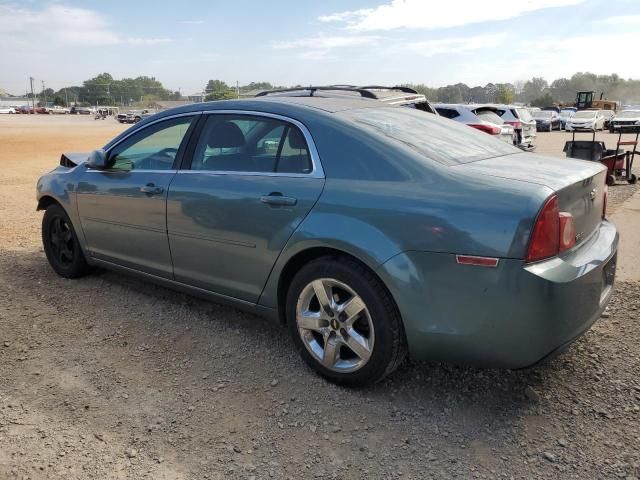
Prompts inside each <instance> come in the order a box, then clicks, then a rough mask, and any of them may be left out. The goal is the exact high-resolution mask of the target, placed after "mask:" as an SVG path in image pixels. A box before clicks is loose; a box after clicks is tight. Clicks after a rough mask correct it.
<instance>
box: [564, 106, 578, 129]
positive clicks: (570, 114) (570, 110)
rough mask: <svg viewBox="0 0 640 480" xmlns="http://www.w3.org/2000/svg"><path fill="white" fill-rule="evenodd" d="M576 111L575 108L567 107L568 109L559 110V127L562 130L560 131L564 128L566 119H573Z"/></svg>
mask: <svg viewBox="0 0 640 480" xmlns="http://www.w3.org/2000/svg"><path fill="white" fill-rule="evenodd" d="M577 111H578V109H577V108H573V107H569V108H566V107H565V108H563V109H562V110H560V126H561V128H562V130H564V129H565V128H566V124H567V119H569V118H571V117H573V115H574V114H575V113H576V112H577Z"/></svg>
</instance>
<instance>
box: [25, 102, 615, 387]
mask: <svg viewBox="0 0 640 480" xmlns="http://www.w3.org/2000/svg"><path fill="white" fill-rule="evenodd" d="M274 142H277V145H278V146H277V148H273V146H274V145H273V144H274ZM605 175H606V168H605V167H604V166H602V165H601V164H599V163H597V162H584V161H578V160H571V159H567V160H563V161H560V162H559V161H558V159H557V158H551V157H544V156H539V155H534V154H530V153H523V152H522V151H521V150H519V149H517V148H515V147H514V146H513V145H508V144H506V143H504V142H500V141H496V140H495V139H493V138H491V137H490V136H489V135H486V134H485V133H483V132H480V131H478V130H476V129H473V128H468V127H467V126H466V125H461V124H459V123H457V122H454V121H451V120H448V119H446V118H442V117H440V116H437V115H425V114H424V112H419V111H416V110H415V109H410V108H399V107H394V106H387V105H384V104H382V103H381V102H377V101H372V100H367V99H361V98H335V97H334V98H331V97H322V96H321V95H314V96H313V97H295V98H289V97H282V98H277V97H268V98H265V99H256V98H253V99H250V100H226V101H219V102H207V103H200V104H192V105H187V106H184V107H179V108H176V109H171V110H167V111H164V112H160V113H158V114H156V115H154V116H152V117H149V118H148V119H145V120H142V121H141V122H139V123H138V124H137V125H135V126H133V127H132V128H130V129H128V130H126V131H125V132H123V133H121V134H120V135H118V136H117V137H116V138H114V139H113V140H111V141H110V142H109V143H107V144H106V145H105V146H104V148H102V149H99V150H96V151H94V152H91V153H86V154H63V155H62V157H61V159H60V165H59V166H58V167H57V168H56V169H55V170H53V171H52V172H50V173H47V174H46V175H44V176H43V177H41V178H40V179H39V181H38V184H37V199H38V206H37V208H38V210H44V211H45V213H44V218H43V222H42V226H43V231H42V238H43V243H44V251H45V254H46V256H47V259H48V261H49V263H50V265H51V267H52V268H53V270H54V271H55V272H57V273H58V274H60V275H61V276H63V277H67V278H75V277H80V276H82V275H84V274H86V273H88V272H89V269H90V266H92V265H96V266H97V265H99V266H103V267H107V268H111V269H115V270H119V271H121V272H126V273H129V274H134V275H138V276H140V277H142V278H145V279H147V280H151V281H155V282H157V283H159V284H161V285H165V286H167V287H172V288H176V289H179V290H182V291H185V292H191V293H193V294H196V295H201V296H203V297H205V298H209V299H213V300H216V301H226V302H231V303H233V304H235V305H239V306H241V307H244V308H247V309H249V310H251V311H254V312H258V313H262V314H265V315H269V316H271V317H272V318H274V319H279V320H281V321H283V322H285V324H286V325H287V326H288V329H289V331H290V332H291V334H292V336H293V341H294V343H295V345H296V346H297V348H298V350H299V351H300V353H301V355H302V357H303V358H304V360H305V361H306V362H308V363H309V365H310V366H311V367H312V368H313V369H315V370H316V371H317V372H319V373H320V374H321V375H323V376H324V377H326V378H328V379H330V380H332V381H335V382H340V383H347V384H368V383H372V382H375V381H378V380H380V379H382V378H383V377H384V376H386V375H387V374H389V373H390V372H392V371H393V370H394V369H395V368H396V367H397V366H398V365H399V364H400V363H401V362H402V360H403V358H404V357H405V356H406V353H407V351H408V352H409V353H410V354H411V355H412V356H414V357H416V358H422V359H428V360H433V361H448V362H455V363H462V364H472V365H476V366H493V367H505V368H521V367H526V366H530V365H533V364H535V363H536V362H538V361H540V360H541V359H543V358H547V357H549V356H550V355H554V354H556V353H558V352H559V351H561V350H562V349H564V348H565V347H566V345H567V344H569V343H570V342H572V341H573V340H575V339H576V338H578V337H579V336H580V335H582V334H583V333H584V332H585V331H586V330H588V329H589V328H590V326H591V325H592V323H593V322H594V321H595V320H596V319H597V318H599V317H600V315H601V313H602V312H603V311H604V309H605V307H606V305H607V303H608V301H609V298H610V296H611V294H612V290H613V283H614V276H615V265H616V251H617V244H618V234H617V232H616V229H615V227H614V226H613V225H612V224H611V223H609V222H608V221H607V220H606V219H605V206H606V201H605V195H606V187H605V183H604V182H605ZM106 281H107V282H109V280H108V279H107V280H106ZM104 288H107V289H108V288H109V285H106V286H104ZM69 292H71V290H67V292H66V293H65V294H70V293H69ZM150 314H151V313H150ZM239 354H240V353H239ZM267 361H268V359H267Z"/></svg>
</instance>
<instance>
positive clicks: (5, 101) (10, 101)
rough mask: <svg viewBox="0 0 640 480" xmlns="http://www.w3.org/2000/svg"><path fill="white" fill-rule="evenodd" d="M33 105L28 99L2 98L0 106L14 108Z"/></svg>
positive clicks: (0, 97) (0, 98)
mask: <svg viewBox="0 0 640 480" xmlns="http://www.w3.org/2000/svg"><path fill="white" fill-rule="evenodd" d="M14 105H16V106H22V105H31V99H30V98H26V97H6V96H0V106H2V107H12V106H14Z"/></svg>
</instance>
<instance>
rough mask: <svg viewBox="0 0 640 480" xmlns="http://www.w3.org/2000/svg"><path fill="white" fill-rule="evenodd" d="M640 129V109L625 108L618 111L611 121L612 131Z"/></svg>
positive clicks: (610, 129)
mask: <svg viewBox="0 0 640 480" xmlns="http://www.w3.org/2000/svg"><path fill="white" fill-rule="evenodd" d="M638 129H640V110H623V111H622V112H618V113H616V116H615V117H613V118H612V119H611V122H610V123H609V131H610V132H611V133H614V132H620V131H623V132H624V131H634V132H635V131H636V130H638Z"/></svg>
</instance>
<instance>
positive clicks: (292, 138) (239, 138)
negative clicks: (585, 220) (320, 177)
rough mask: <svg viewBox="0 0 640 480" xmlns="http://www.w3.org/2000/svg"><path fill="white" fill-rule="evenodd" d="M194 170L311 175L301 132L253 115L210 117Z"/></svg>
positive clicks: (203, 132)
mask: <svg viewBox="0 0 640 480" xmlns="http://www.w3.org/2000/svg"><path fill="white" fill-rule="evenodd" d="M191 169H192V170H209V171H219V172H252V173H256V172H257V173H259V172H264V173H310V172H311V170H312V163H311V158H310V156H309V150H308V147H307V143H306V141H305V139H304V136H303V135H302V132H301V131H300V130H299V129H298V128H297V127H296V126H294V125H291V124H289V123H286V122H283V121H280V120H276V119H272V118H268V117H259V116H250V115H226V114H220V115H216V114H212V115H209V116H208V118H207V121H206V123H205V125H204V127H203V129H202V132H201V134H200V138H199V139H198V144H197V145H196V149H195V152H194V155H193V160H192V162H191Z"/></svg>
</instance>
